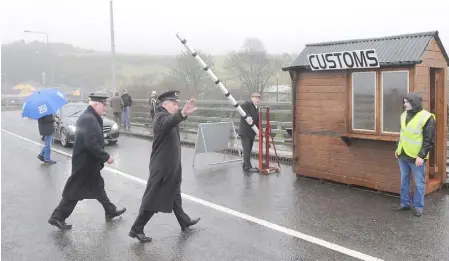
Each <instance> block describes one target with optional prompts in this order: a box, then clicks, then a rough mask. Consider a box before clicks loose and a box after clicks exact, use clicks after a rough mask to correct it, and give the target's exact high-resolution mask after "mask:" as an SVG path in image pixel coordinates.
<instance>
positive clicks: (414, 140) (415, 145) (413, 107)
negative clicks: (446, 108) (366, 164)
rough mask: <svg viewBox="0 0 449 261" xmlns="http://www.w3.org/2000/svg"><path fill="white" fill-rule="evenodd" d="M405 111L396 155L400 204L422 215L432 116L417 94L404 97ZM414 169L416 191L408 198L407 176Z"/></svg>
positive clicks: (433, 121)
mask: <svg viewBox="0 0 449 261" xmlns="http://www.w3.org/2000/svg"><path fill="white" fill-rule="evenodd" d="M404 107H405V111H404V113H403V114H402V115H401V132H400V138H399V142H398V146H397V149H396V151H395V153H394V154H395V157H396V158H397V159H398V162H399V168H400V171H401V192H400V206H399V208H397V210H410V209H411V208H412V207H413V212H414V214H415V216H418V217H419V216H421V215H422V213H423V210H424V194H425V189H426V183H425V179H426V178H425V173H426V172H425V166H426V161H427V160H428V159H429V152H430V150H431V149H432V148H433V146H434V141H435V123H436V122H435V115H434V114H432V113H430V112H428V111H426V110H424V109H423V107H422V98H421V96H420V95H419V94H418V93H408V94H406V95H405V96H404ZM412 172H413V179H414V181H415V190H414V196H413V205H412V200H411V196H410V194H411V188H410V175H411V173H412Z"/></svg>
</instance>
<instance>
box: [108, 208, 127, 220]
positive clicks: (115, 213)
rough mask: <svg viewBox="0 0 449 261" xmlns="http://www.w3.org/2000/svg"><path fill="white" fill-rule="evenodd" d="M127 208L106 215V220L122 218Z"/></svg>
mask: <svg viewBox="0 0 449 261" xmlns="http://www.w3.org/2000/svg"><path fill="white" fill-rule="evenodd" d="M125 211H126V208H122V209H116V210H115V212H110V213H106V220H108V221H109V220H112V219H113V218H115V217H117V216H120V215H121V214H123V213H125Z"/></svg>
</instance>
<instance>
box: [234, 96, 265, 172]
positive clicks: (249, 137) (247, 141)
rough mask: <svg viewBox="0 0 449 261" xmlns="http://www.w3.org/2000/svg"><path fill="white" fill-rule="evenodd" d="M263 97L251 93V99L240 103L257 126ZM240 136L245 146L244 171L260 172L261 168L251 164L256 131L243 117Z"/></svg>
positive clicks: (241, 118)
mask: <svg viewBox="0 0 449 261" xmlns="http://www.w3.org/2000/svg"><path fill="white" fill-rule="evenodd" d="M261 98H262V96H261V95H260V94H259V93H253V94H251V100H249V101H246V102H244V103H243V104H242V105H240V106H241V107H242V109H243V110H245V112H246V113H248V114H249V115H250V117H249V119H250V121H252V122H254V123H255V124H256V125H257V126H258V123H259V108H258V106H259V102H260V99H261ZM259 131H260V130H259ZM239 136H240V139H241V141H242V147H243V171H245V172H259V170H258V169H257V168H253V166H252V164H251V151H252V149H253V143H254V139H255V137H256V133H255V132H254V131H253V129H252V128H251V127H250V126H249V124H248V123H247V122H246V120H245V119H244V118H243V117H240V126H239Z"/></svg>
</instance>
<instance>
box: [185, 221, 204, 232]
mask: <svg viewBox="0 0 449 261" xmlns="http://www.w3.org/2000/svg"><path fill="white" fill-rule="evenodd" d="M200 219H201V218H195V219H192V220H190V222H189V223H187V225H184V226H182V227H181V230H182V231H185V230H186V229H188V228H189V227H190V226H193V225H195V224H196V223H198V221H200Z"/></svg>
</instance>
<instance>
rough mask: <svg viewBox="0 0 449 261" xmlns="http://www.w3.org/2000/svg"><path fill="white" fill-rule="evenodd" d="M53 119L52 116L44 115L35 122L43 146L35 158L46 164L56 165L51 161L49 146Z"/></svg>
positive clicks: (52, 132)
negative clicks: (42, 140)
mask: <svg viewBox="0 0 449 261" xmlns="http://www.w3.org/2000/svg"><path fill="white" fill-rule="evenodd" d="M54 122H55V118H54V116H53V115H46V116H43V117H41V118H39V119H38V120H37V125H38V127H39V134H40V135H41V136H42V137H43V139H44V141H45V144H44V147H43V148H42V150H41V152H40V153H39V155H37V158H38V159H39V160H40V161H42V162H44V163H47V164H56V161H54V160H52V159H51V144H52V143H53V134H54V132H55V127H54Z"/></svg>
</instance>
